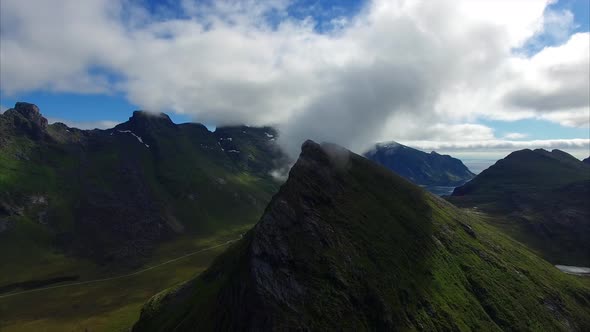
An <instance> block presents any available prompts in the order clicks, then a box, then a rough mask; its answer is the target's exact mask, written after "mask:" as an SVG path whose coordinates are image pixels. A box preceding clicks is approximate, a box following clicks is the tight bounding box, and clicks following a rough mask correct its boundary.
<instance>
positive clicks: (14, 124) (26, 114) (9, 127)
mask: <svg viewBox="0 0 590 332" xmlns="http://www.w3.org/2000/svg"><path fill="white" fill-rule="evenodd" d="M2 116H3V118H5V121H3V122H4V125H3V127H2V132H1V134H2V136H7V135H8V134H9V133H13V134H19V133H20V134H24V135H27V136H29V137H31V138H33V139H36V140H39V139H43V138H45V137H46V135H47V132H46V130H47V119H46V118H44V117H43V116H42V115H41V113H40V112H39V108H38V107H37V106H36V105H33V104H29V103H23V102H19V103H16V105H14V108H10V109H8V110H6V112H4V113H3V114H2Z"/></svg>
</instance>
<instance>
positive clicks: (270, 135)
mask: <svg viewBox="0 0 590 332" xmlns="http://www.w3.org/2000/svg"><path fill="white" fill-rule="evenodd" d="M264 134H265V135H266V137H268V138H273V137H275V136H274V135H272V134H269V133H267V132H265V133H264Z"/></svg>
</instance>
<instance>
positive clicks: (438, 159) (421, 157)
mask: <svg viewBox="0 0 590 332" xmlns="http://www.w3.org/2000/svg"><path fill="white" fill-rule="evenodd" d="M365 156H366V157H367V158H369V159H371V160H373V161H375V162H377V163H379V164H381V165H383V166H385V167H387V168H389V169H391V170H392V171H394V172H396V173H397V174H399V175H401V176H403V177H404V178H406V179H408V180H410V181H412V182H414V183H416V184H419V185H427V186H458V185H461V184H463V183H465V182H466V181H468V180H470V179H472V178H473V177H474V176H475V174H473V173H472V172H471V171H470V170H469V169H468V168H467V167H466V166H465V165H463V163H462V162H461V160H459V159H455V158H453V157H451V156H448V155H440V154H438V153H436V152H434V151H433V152H431V153H426V152H422V151H420V150H416V149H413V148H410V147H407V146H404V145H401V144H399V143H395V142H392V143H381V144H377V145H376V146H375V147H374V148H373V149H372V150H370V151H369V152H367V153H365Z"/></svg>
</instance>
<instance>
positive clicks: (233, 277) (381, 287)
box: [133, 141, 590, 332]
mask: <svg viewBox="0 0 590 332" xmlns="http://www.w3.org/2000/svg"><path fill="white" fill-rule="evenodd" d="M170 273H174V272H173V271H171V272H170ZM589 294H590V287H589V286H588V284H587V283H584V282H583V280H580V279H576V277H573V276H569V275H566V274H564V273H562V272H560V271H558V270H557V269H556V268H554V267H553V266H551V265H550V264H548V263H547V262H545V261H543V260H542V259H540V258H538V257H537V256H535V255H533V254H532V253H530V252H529V251H528V250H527V249H525V247H523V246H522V245H520V244H519V243H517V242H515V241H513V240H511V239H509V238H508V237H506V236H504V235H503V234H502V233H500V232H498V231H497V230H496V229H495V228H493V227H491V226H489V225H486V224H485V223H484V222H482V221H481V220H480V219H479V217H477V216H476V215H474V214H471V213H468V212H465V211H462V210H460V209H457V208H456V207H454V206H452V205H451V204H449V203H447V202H446V201H444V200H442V199H440V198H438V197H436V196H434V195H431V194H429V193H427V192H425V191H424V190H422V189H420V188H419V187H417V186H415V185H413V184H411V183H410V182H408V181H406V180H405V179H403V178H401V177H399V176H398V175H396V174H394V173H392V172H390V171H389V170H388V169H386V168H383V167H381V166H379V165H377V164H375V163H373V162H371V161H369V160H367V159H365V158H363V157H361V156H358V155H355V154H353V153H351V152H349V151H347V150H345V149H343V148H340V147H338V146H335V145H331V144H322V145H319V144H316V143H314V142H311V141H307V142H306V143H305V144H304V145H303V147H302V152H301V155H300V157H299V160H298V161H297V163H296V164H295V165H294V166H293V168H292V169H291V171H290V173H289V179H288V180H287V182H286V183H285V184H284V185H283V186H282V187H281V189H280V191H279V192H278V194H277V195H275V196H274V197H273V199H272V201H271V202H270V204H269V205H268V207H267V208H266V211H265V213H264V215H263V216H262V218H261V219H260V221H259V222H258V224H257V225H256V226H255V227H254V228H253V229H252V230H251V231H249V232H248V233H247V234H246V235H245V236H244V237H243V238H242V240H240V241H239V242H238V243H236V244H234V245H233V246H232V247H231V248H230V249H229V250H228V251H226V252H225V253H224V254H222V256H220V257H219V258H218V259H217V261H216V262H215V263H214V264H213V265H212V266H211V267H210V268H209V269H208V270H207V271H206V272H204V273H203V274H201V275H200V276H199V277H197V278H196V279H194V280H192V281H189V282H187V283H185V284H183V285H179V286H178V287H175V288H173V289H171V290H169V291H166V292H162V293H160V294H158V295H156V296H154V297H153V298H152V299H151V300H150V301H149V303H147V304H146V305H145V306H144V308H143V310H142V313H141V317H140V319H139V321H138V322H137V323H136V324H135V326H134V328H133V331H135V332H141V331H287V330H292V331H324V330H336V331H338V330H343V331H366V330H368V331H393V330H425V331H453V330H457V331H458V330H482V331H492V330H494V331H495V330H551V331H565V330H574V331H583V330H588V329H590V306H589V305H588V304H590V295H589Z"/></svg>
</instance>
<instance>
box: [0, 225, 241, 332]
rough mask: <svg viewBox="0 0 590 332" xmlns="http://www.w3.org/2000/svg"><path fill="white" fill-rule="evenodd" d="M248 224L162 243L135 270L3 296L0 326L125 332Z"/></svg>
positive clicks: (12, 331)
mask: <svg viewBox="0 0 590 332" xmlns="http://www.w3.org/2000/svg"><path fill="white" fill-rule="evenodd" d="M250 226H251V225H247V226H242V227H238V228H234V229H232V230H231V231H227V232H223V233H217V234H215V235H213V236H210V237H207V238H200V239H194V238H193V239H189V238H186V239H181V240H179V241H175V242H173V243H169V244H165V245H163V246H162V247H161V248H160V249H159V250H158V251H157V253H156V254H155V255H154V259H153V260H152V262H150V263H149V264H146V265H145V267H144V268H140V269H138V270H137V271H135V272H131V273H127V274H117V275H111V276H110V277H105V276H104V275H102V274H95V273H94V272H88V273H85V271H80V275H84V278H82V279H80V280H77V281H73V282H72V281H70V282H64V283H62V284H56V285H51V286H46V287H45V288H46V289H36V290H29V291H27V290H25V291H23V290H22V289H21V290H18V291H12V292H11V293H5V294H1V295H0V330H1V331H6V332H22V331H47V332H53V331H59V332H63V331H93V332H94V331H109V332H110V331H128V330H129V328H130V327H131V326H132V325H133V323H134V322H135V321H136V320H137V319H138V317H139V312H140V310H141V307H142V306H143V304H144V303H145V302H146V301H147V300H148V299H149V298H150V297H151V296H153V295H154V294H156V293H158V292H160V291H162V290H164V289H166V288H169V287H171V286H174V285H176V284H178V283H181V282H184V281H186V280H189V279H191V278H194V277H195V276H196V275H198V274H199V273H201V272H202V271H204V270H205V269H206V268H207V267H208V266H209V264H210V263H211V262H212V261H213V259H214V258H215V257H216V256H217V255H219V254H220V253H221V252H223V250H225V248H226V247H227V246H228V245H229V244H230V243H232V242H233V241H234V240H236V239H239V238H240V236H241V234H242V233H244V232H245V231H247V229H249V228H250ZM81 266H83V267H82V268H83V269H87V266H85V265H84V264H82V265H81ZM93 274H94V275H95V277H94V278H93V277H92V276H93ZM66 285H69V286H66ZM17 293H19V294H17ZM11 294H14V295H11Z"/></svg>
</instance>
